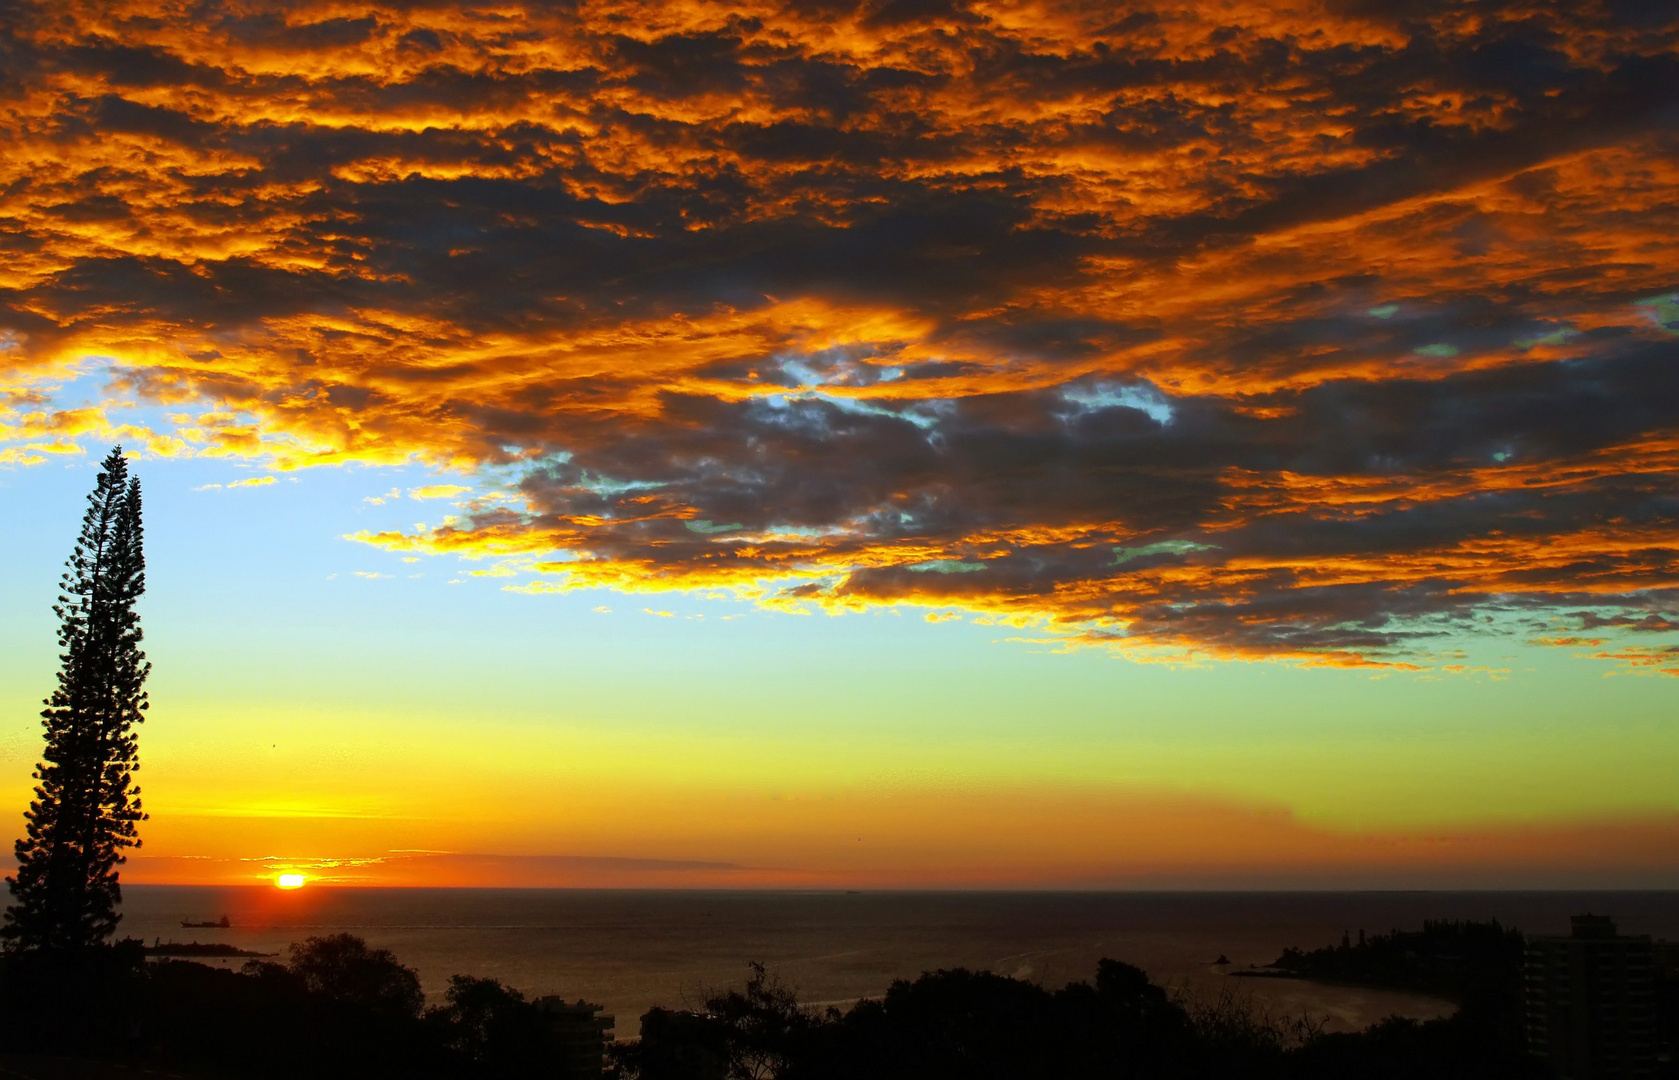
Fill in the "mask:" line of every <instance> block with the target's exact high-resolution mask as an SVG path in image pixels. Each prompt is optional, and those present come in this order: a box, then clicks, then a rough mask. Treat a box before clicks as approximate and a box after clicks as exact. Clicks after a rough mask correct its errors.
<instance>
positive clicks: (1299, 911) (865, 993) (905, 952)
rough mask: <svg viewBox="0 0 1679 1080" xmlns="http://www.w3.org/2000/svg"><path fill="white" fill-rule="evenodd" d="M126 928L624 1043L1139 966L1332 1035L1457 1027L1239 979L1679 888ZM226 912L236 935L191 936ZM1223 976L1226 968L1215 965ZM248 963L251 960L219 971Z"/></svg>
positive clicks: (1425, 1013)
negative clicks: (563, 1002) (1230, 990)
mask: <svg viewBox="0 0 1679 1080" xmlns="http://www.w3.org/2000/svg"><path fill="white" fill-rule="evenodd" d="M123 893H124V902H123V922H122V927H121V931H120V932H121V934H122V935H124V936H130V937H138V938H141V939H143V940H144V941H145V942H146V943H147V944H151V943H152V942H153V941H154V940H158V939H161V940H163V941H171V940H173V941H193V940H197V941H201V942H204V941H223V942H227V943H230V944H233V945H237V946H239V947H241V948H245V949H252V950H256V951H261V952H268V953H276V954H280V955H279V956H278V957H277V958H278V959H281V960H283V959H284V955H283V954H284V952H285V949H286V947H287V946H288V945H290V944H291V943H292V942H296V941H301V940H303V939H304V938H307V937H309V936H312V935H319V934H330V933H338V932H340V931H345V932H349V933H353V934H357V935H360V936H361V937H364V938H366V939H367V940H368V941H369V942H370V943H372V944H374V945H378V946H383V947H385V948H389V949H391V950H392V951H393V952H395V954H396V955H397V958H398V959H400V960H401V961H402V962H403V963H405V964H407V965H409V966H410V967H413V968H415V969H416V970H417V971H418V972H419V973H420V978H421V981H422V983H423V985H424V987H425V989H426V992H427V994H428V995H429V996H430V997H431V998H432V999H433V1000H437V999H440V998H441V995H442V992H443V991H444V990H445V989H446V988H447V986H448V979H449V976H450V975H453V974H467V975H477V976H494V977H496V978H499V979H501V980H502V981H503V982H506V983H508V984H509V985H511V986H515V987H517V988H519V989H520V990H523V991H524V992H525V993H527V994H530V995H541V994H561V995H564V996H565V997H566V998H568V999H576V998H584V999H586V1000H588V1001H591V1002H596V1003H599V1004H600V1005H602V1006H604V1007H605V1009H606V1011H607V1012H609V1013H612V1014H614V1015H615V1016H616V1017H617V1023H618V1028H617V1030H618V1034H619V1036H620V1037H628V1036H633V1035H635V1034H636V1032H637V1018H638V1017H639V1016H641V1014H642V1013H644V1012H646V1011H647V1009H649V1008H650V1007H652V1006H654V1005H663V1006H667V1007H674V1008H682V1007H688V1006H696V1005H698V1004H699V1003H700V1002H701V1001H703V1000H704V999H705V997H706V996H707V995H708V994H709V993H710V992H711V991H713V990H716V989H720V988H724V987H727V986H730V985H736V986H738V985H740V984H741V983H743V982H744V981H745V978H746V976H747V964H748V963H749V962H751V961H761V962H763V963H764V964H765V965H766V966H767V967H768V969H769V971H770V972H771V973H772V974H774V975H776V976H777V977H778V978H779V979H780V980H781V981H782V983H783V984H784V985H787V986H790V987H792V988H794V989H795V990H796V991H797V993H798V995H799V998H800V1000H801V1001H804V1002H806V1003H809V1004H815V1005H823V1006H825V1005H830V1004H831V1005H837V1006H840V1007H842V1008H843V1007H846V1006H849V1005H850V1004H851V1003H853V1002H855V1001H857V1000H858V999H859V998H862V997H869V996H874V995H879V994H881V993H884V992H885V990H886V988H887V986H888V985H889V984H890V983H891V982H892V980H893V979H897V978H913V977H914V976H916V975H918V974H920V973H921V972H923V971H931V970H936V969H938V968H953V967H967V968H971V969H977V970H988V971H994V972H997V973H999V974H1002V975H1009V976H1013V977H1016V978H1023V979H1030V980H1033V981H1035V982H1038V983H1041V984H1042V985H1044V986H1047V987H1059V986H1061V985H1063V984H1065V983H1067V982H1071V981H1075V980H1082V979H1089V978H1091V977H1092V976H1093V974H1094V972H1095V968H1096V962H1097V960H1099V959H1100V958H1102V957H1112V958H1114V959H1116V960H1123V961H1125V962H1127V963H1131V964H1135V965H1137V966H1138V967H1140V968H1143V969H1144V970H1145V971H1147V972H1148V973H1149V975H1150V976H1151V977H1152V978H1153V980H1154V981H1155V982H1156V983H1159V984H1161V985H1165V986H1169V987H1172V988H1174V989H1177V990H1180V991H1182V992H1185V993H1188V994H1194V995H1202V996H1210V995H1216V994H1218V993H1219V992H1221V990H1223V989H1225V988H1227V987H1230V986H1232V985H1234V986H1235V989H1236V991H1237V992H1238V993H1240V994H1244V995H1252V997H1253V999H1254V1001H1255V1003H1256V1004H1257V1005H1259V1006H1261V1007H1263V1008H1266V1009H1269V1010H1271V1011H1272V1012H1273V1013H1278V1014H1286V1015H1291V1016H1298V1015H1300V1014H1301V1013H1302V1012H1305V1013H1309V1014H1311V1015H1312V1016H1314V1017H1317V1018H1319V1019H1323V1020H1326V1021H1327V1026H1328V1028H1329V1029H1330V1030H1357V1029H1359V1028H1362V1027H1364V1026H1366V1025H1368V1024H1370V1023H1372V1022H1374V1021H1376V1020H1379V1019H1381V1018H1382V1017H1384V1016H1388V1015H1393V1014H1398V1015H1402V1016H1411V1017H1415V1018H1417V1019H1428V1018H1431V1017H1436V1016H1443V1015H1447V1014H1448V1013H1450V1012H1451V1006H1450V1005H1449V1004H1447V1003H1445V1002H1441V1001H1437V1000H1434V999H1430V998H1426V997H1421V996H1418V995H1414V994H1400V993H1387V992H1382V991H1373V990H1363V989H1358V988H1349V987H1333V986H1320V985H1317V984H1313V983H1306V982H1298V981H1294V980H1270V979H1263V980H1262V979H1230V978H1228V977H1227V976H1226V974H1225V972H1226V971H1233V970H1238V969H1242V968H1246V967H1248V966H1249V965H1264V964H1266V963H1269V962H1270V961H1272V960H1274V959H1276V957H1277V955H1278V954H1279V953H1280V952H1281V951H1282V950H1283V949H1284V948H1285V947H1287V946H1290V945H1294V946H1299V947H1301V948H1308V949H1309V948H1316V947H1319V946H1323V945H1331V944H1336V943H1338V942H1339V941H1340V940H1341V936H1342V934H1343V933H1346V934H1350V935H1351V936H1352V937H1353V938H1354V939H1355V940H1356V938H1357V936H1358V932H1359V931H1360V930H1364V931H1366V932H1367V933H1378V932H1384V931H1387V930H1389V929H1394V928H1398V929H1416V928H1419V927H1420V926H1421V924H1422V921H1423V920H1424V919H1489V918H1495V917H1496V918H1497V919H1499V920H1500V921H1501V922H1503V923H1504V924H1505V925H1509V926H1516V927H1519V928H1521V929H1523V930H1525V931H1527V932H1529V933H1563V932H1566V930H1567V926H1568V916H1569V915H1571V914H1576V913H1580V912H1585V911H1591V912H1595V913H1598V914H1608V915H1611V916H1613V917H1615V918H1616V919H1617V920H1618V921H1619V922H1620V925H1621V930H1622V932H1623V933H1641V934H1653V935H1655V936H1657V937H1666V938H1670V939H1679V893H1673V892H1627V893H1531V892H1522V893H1518V892H1490V893H1460V892H1343V893H1330V892H1310V893H1235V892H1217V893H1213V892H1200V893H1164V892H1115V893H1093V892H1081V893H1047V892H1010V893H987V892H857V893H852V892H770V891H762V892H711V891H704V892H700V891H694V892H681V891H611V890H565V889H357V888H335V887H325V886H311V887H305V888H303V889H298V890H294V891H282V890H279V889H275V888H273V887H269V886H251V887H238V888H215V887H196V886H162V885H131V886H126V887H125V888H124V890H123ZM224 914H225V915H227V916H228V918H229V920H230V921H231V923H232V924H233V925H232V927H231V928H229V929H226V930H220V929H184V928H183V927H182V926H181V923H182V922H183V921H194V922H197V921H207V920H213V919H217V918H219V917H220V916H222V915H224ZM1221 954H1223V955H1224V956H1226V957H1228V959H1229V960H1230V961H1231V964H1230V966H1229V967H1228V968H1221V967H1219V966H1216V965H1215V964H1214V961H1215V960H1216V959H1217V958H1218V957H1219V956H1220V955H1221ZM223 963H224V966H237V965H238V963H242V961H224V962H223Z"/></svg>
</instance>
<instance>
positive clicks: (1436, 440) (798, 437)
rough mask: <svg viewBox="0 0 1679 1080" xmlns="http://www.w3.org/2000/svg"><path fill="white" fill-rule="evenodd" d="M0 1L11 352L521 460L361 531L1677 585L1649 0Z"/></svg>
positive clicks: (207, 398)
mask: <svg viewBox="0 0 1679 1080" xmlns="http://www.w3.org/2000/svg"><path fill="white" fill-rule="evenodd" d="M95 16H97V17H95ZM0 18H5V19H7V20H9V21H8V22H7V28H8V30H9V32H8V33H7V34H5V35H0V98H3V99H4V104H5V105H6V106H7V111H8V115H9V116H10V117H12V119H11V120H9V121H7V122H6V126H5V129H4V130H5V135H6V138H7V139H8V146H9V147H11V148H12V151H13V152H12V153H10V154H9V161H10V164H9V165H8V166H6V167H4V169H0V237H4V241H3V242H4V243H5V245H6V249H7V251H8V253H9V254H10V255H11V256H12V259H11V262H10V265H9V266H8V270H7V276H6V277H5V278H4V280H0V332H4V334H5V335H6V336H5V337H4V339H3V342H0V343H3V344H4V346H5V348H4V351H0V364H4V365H5V367H6V370H7V371H8V372H9V373H10V375H9V377H10V378H11V379H12V380H13V381H14V382H16V383H17V384H18V387H19V389H20V390H22V389H25V388H26V386H27V385H33V383H32V382H31V380H33V379H35V378H37V377H38V376H39V374H40V373H41V372H47V371H51V370H53V368H54V365H56V364H62V363H65V362H70V361H74V360H75V358H77V357H80V356H86V355H96V356H109V357H115V358H116V360H117V363H118V367H119V370H118V372H117V373H116V376H115V385H116V386H117V387H119V388H126V389H128V390H132V391H134V392H138V393H141V394H144V395H149V396H153V397H157V398H159V399H162V400H169V401H171V402H189V403H190V402H192V401H195V400H196V401H199V402H203V403H205V407H211V403H214V407H215V408H225V409H236V410H241V411H242V412H243V413H244V414H245V415H246V416H247V417H248V423H247V422H243V421H241V422H235V421H233V420H225V419H224V420H217V421H216V422H214V423H206V424H199V425H187V426H186V427H187V428H188V429H189V433H191V434H192V436H193V438H194V439H196V440H198V442H199V443H200V444H201V445H203V446H204V447H205V448H216V449H218V450H221V451H228V452H239V453H264V454H268V455H271V456H273V457H274V463H275V464H278V465H281V466H292V465H305V464H309V463H311V462H325V461H344V460H364V461H389V460H403V459H406V458H409V457H412V456H420V457H424V458H428V459H430V460H433V461H438V462H448V463H450V464H453V465H456V466H458V467H465V468H470V467H472V466H474V465H479V464H488V463H498V464H503V465H506V464H518V465H519V467H520V468H522V469H523V470H524V471H523V472H522V474H521V475H522V477H523V479H522V480H521V481H520V483H519V485H518V488H517V493H518V495H519V497H520V498H522V499H523V500H524V502H523V505H519V506H515V507H509V506H507V505H505V504H497V506H496V508H494V509H492V508H490V507H489V504H481V506H480V509H479V511H477V512H476V513H473V514H469V515H468V516H466V517H464V518H462V519H460V520H459V521H457V522H455V523H454V524H452V525H450V526H448V527H445V528H440V529H438V530H436V531H434V532H431V533H427V534H421V535H418V536H383V537H374V538H371V539H373V540H375V541H376V542H380V543H386V544H392V545H403V546H419V547H429V548H434V549H450V548H466V549H472V550H486V551H522V552H525V553H527V554H529V553H534V554H536V555H538V556H547V555H553V556H556V557H555V558H553V559H552V560H551V561H549V562H548V563H547V564H546V565H547V566H548V569H549V572H550V573H551V574H552V575H553V576H554V578H555V579H556V580H562V579H563V580H566V581H570V582H573V583H584V584H586V583H591V582H593V583H599V584H608V585H614V586H617V587H643V586H646V585H648V584H650V583H652V584H657V585H658V586H660V587H673V588H680V587H698V586H705V585H721V586H726V587H731V588H736V589H741V590H743V591H746V592H748V593H750V594H752V595H756V596H759V597H761V598H764V600H765V602H768V603H797V602H804V603H826V604H835V605H846V604H857V603H897V602H920V603H929V604H951V605H961V606H967V607H970V608H973V609H975V610H977V611H981V612H987V613H990V614H992V615H995V616H997V617H1001V618H1008V619H1013V620H1016V621H1019V620H1022V619H1028V620H1029V619H1034V618H1037V619H1045V620H1048V621H1050V622H1052V623H1054V624H1056V625H1058V626H1060V627H1061V628H1062V629H1063V630H1064V631H1065V632H1068V633H1077V634H1083V635H1085V636H1086V637H1088V638H1089V639H1090V640H1110V641H1125V642H1142V643H1146V644H1157V645H1167V646H1173V647H1185V648H1192V649H1210V650H1214V651H1218V652H1224V653H1230V654H1242V655H1295V656H1309V657H1318V658H1322V659H1327V660H1331V661H1335V662H1359V661H1367V660H1373V659H1374V660H1384V659H1385V660H1402V659H1404V658H1405V657H1406V656H1407V655H1412V654H1419V653H1421V652H1426V651H1427V649H1429V648H1431V647H1432V646H1431V644H1430V643H1431V642H1434V641H1436V640H1439V639H1441V638H1442V637H1443V635H1447V634H1451V633H1457V632H1461V631H1462V630H1463V629H1464V628H1465V627H1467V626H1469V625H1471V623H1473V624H1474V625H1476V626H1482V627H1484V626H1485V625H1486V622H1485V620H1486V618H1487V617H1488V616H1489V615H1491V616H1493V617H1494V618H1495V620H1499V623H1498V625H1510V626H1514V627H1520V628H1524V629H1525V630H1534V629H1535V628H1541V629H1542V628H1543V627H1544V626H1546V625H1548V623H1547V622H1546V620H1547V619H1551V618H1564V617H1566V618H1568V619H1571V620H1573V622H1572V623H1571V625H1578V626H1579V627H1580V628H1581V632H1588V631H1590V632H1599V631H1601V632H1602V633H1604V634H1607V635H1611V636H1612V635H1615V634H1620V633H1625V634H1629V635H1636V634H1641V633H1645V632H1648V633H1662V632H1666V631H1667V630H1668V629H1670V628H1671V626H1672V618H1673V615H1672V612H1673V610H1674V608H1675V606H1679V605H1676V604H1675V603H1674V602H1673V600H1672V597H1673V595H1674V592H1673V590H1674V589H1675V580H1676V579H1675V571H1676V569H1679V568H1676V567H1675V566H1674V561H1673V558H1672V556H1671V554H1670V552H1671V550H1672V549H1673V546H1674V545H1673V544H1672V536H1673V534H1674V529H1675V524H1676V514H1679V508H1676V506H1675V496H1674V495H1673V491H1674V479H1675V476H1674V474H1675V469H1676V467H1679V390H1676V389H1675V387H1676V386H1679V382H1676V381H1675V380H1674V379H1673V378H1672V376H1671V370H1670V369H1671V368H1672V365H1673V363H1674V362H1675V360H1676V359H1679V338H1676V336H1675V334H1674V332H1673V327H1674V326H1675V325H1679V300H1675V299H1673V296H1674V294H1675V291H1676V290H1679V252H1676V247H1675V245H1676V244H1679V241H1676V240H1675V239H1674V238H1675V237H1676V236H1679V209H1676V208H1675V206H1674V204H1673V201H1672V198H1671V191H1672V189H1673V185H1674V184H1676V183H1679V171H1676V170H1675V167H1674V165H1673V161H1674V160H1675V158H1674V153H1673V152H1674V150H1675V148H1676V144H1675V137H1674V135H1673V125H1672V123H1671V121H1672V119H1673V117H1674V116H1675V115H1679V67H1676V63H1679V62H1676V61H1675V59H1674V55H1675V54H1674V46H1675V43H1676V42H1679V26H1676V24H1675V20H1674V19H1673V18H1671V17H1664V16H1661V15H1658V13H1657V12H1656V11H1655V9H1653V8H1649V7H1640V6H1638V5H1627V4H1619V3H1610V4H1606V5H1591V4H1587V5H1577V6H1575V7H1573V8H1570V9H1568V10H1562V9H1559V8H1556V7H1555V6H1554V5H1532V4H1527V3H1520V2H1508V3H1495V4H1479V5H1474V6H1468V5H1463V6H1458V5H1447V6H1441V5H1393V4H1382V5H1368V4H1361V3H1357V2H1348V3H1333V4H1330V5H1328V6H1327V7H1325V8H1324V9H1323V10H1322V11H1318V12H1313V13H1311V14H1309V15H1300V16H1296V15H1290V14H1288V13H1286V12H1279V11H1276V10H1274V9H1272V8H1270V7H1259V6H1256V7H1255V8H1254V9H1253V10H1252V11H1243V10H1236V9H1233V10H1229V11H1223V12H1222V13H1221V14H1220V15H1219V16H1218V21H1213V20H1212V18H1211V17H1210V16H1207V15H1204V14H1201V13H1198V12H1197V11H1195V10H1194V9H1183V8H1170V7H1154V6H1146V5H1131V6H1127V7H1125V8H1123V9H1115V8H1114V7H1112V5H1102V4H1088V5H1079V4H1074V5H1064V6H1060V7H1057V8H1055V9H1053V10H1050V9H1045V10H1044V11H1041V12H1039V13H1038V14H1037V15H1036V16H1034V19H1035V21H1030V20H1028V21H1025V22H1021V21H1014V17H1013V16H1010V17H1008V18H1004V17H1002V16H992V15H987V14H985V13H984V12H983V11H980V10H978V9H975V8H973V7H971V6H970V5H967V4H962V3H948V2H945V0H933V2H919V0H917V2H905V0H891V2H887V3H866V4H855V3H846V4H825V3H795V4H791V5H783V4H766V5H758V6H753V5H739V6H738V7H736V8H735V9H733V10H729V11H725V10H722V9H714V8H709V7H694V8H689V7H687V6H684V5H680V4H677V5H668V4H667V5H657V6H649V7H647V8H643V9H628V8H626V9H618V10H615V11H613V12H611V13H608V14H600V13H596V12H594V10H593V9H591V8H588V7H586V6H584V5H542V6H533V7H530V8H528V9H522V8H520V7H519V6H517V5H515V6H512V7H506V6H504V7H501V8H497V9H496V10H495V11H488V10H485V11H479V10H477V9H474V8H470V7H464V6H461V5H456V4H449V3H381V4H373V3H369V4H365V5H354V4H352V5H350V6H348V7H346V6H345V5H342V4H335V5H331V6H325V5H320V4H316V3H312V2H299V3H295V4H291V5H286V6H278V5H260V4H259V5H225V6H224V5H203V6H202V7H200V8H197V9H194V10H193V11H192V12H191V13H188V14H183V15H182V16H181V17H180V18H179V19H178V20H176V21H172V20H171V19H170V18H166V17H159V16H156V15H155V14H154V13H151V12H150V11H149V9H148V10H145V11H142V10H140V9H139V8H135V9H134V10H132V11H131V10H129V9H128V8H126V7H125V6H124V5H122V4H115V5H112V4H97V5H94V4H88V5H86V6H84V5H82V4H79V3H74V2H72V3H58V4H50V5H49V4H44V3H43V4H39V5H34V6H27V5H24V6H13V7H11V8H8V9H7V11H6V12H5V13H4V14H3V15H0ZM12 400H14V401H15V402H16V403H17V404H14V405H13V406H10V407H9V409H8V411H6V412H5V413H3V414H0V423H3V424H4V425H5V427H4V429H3V430H0V435H4V436H5V437H6V440H7V442H8V444H10V445H11V446H13V447H14V448H15V447H16V446H19V445H22V444H23V442H24V441H25V440H27V439H32V438H37V439H38V438H40V437H44V436H43V435H42V432H46V431H49V430H59V429H64V424H63V423H61V422H59V421H53V420H51V419H50V415H51V414H50V413H49V411H48V410H46V409H45V408H44V407H41V406H39V405H36V404H28V401H29V400H32V399H26V398H24V397H17V396H15V395H14V398H13V399H12ZM55 423H57V424H59V428H58V429H55V428H53V425H54V424H55ZM241 425H243V426H241ZM164 434H165V433H158V438H159V439H162V437H163V435H164ZM159 445H162V443H160V444H159ZM3 452H4V453H6V454H12V453H14V450H11V449H8V450H4V451H3ZM7 460H11V458H7ZM1544 632H1548V631H1544ZM1640 640H1644V639H1642V638H1640ZM1625 655H1626V656H1627V657H1631V656H1633V655H1634V654H1632V653H1627V654H1625ZM1638 655H1641V656H1646V659H1648V658H1649V657H1652V656H1654V655H1655V654H1653V653H1650V654H1647V655H1646V654H1638ZM1625 662H1628V663H1643V662H1644V661H1642V660H1636V659H1628V660H1625ZM1661 663H1666V661H1665V660H1653V661H1651V663H1650V665H1649V666H1658V667H1659V665H1660V664H1661ZM1662 670H1665V668H1663V669H1662Z"/></svg>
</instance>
